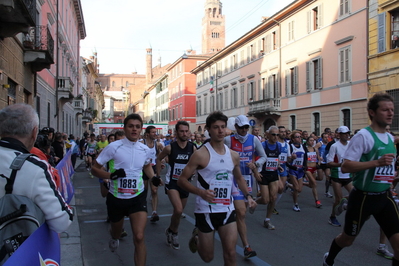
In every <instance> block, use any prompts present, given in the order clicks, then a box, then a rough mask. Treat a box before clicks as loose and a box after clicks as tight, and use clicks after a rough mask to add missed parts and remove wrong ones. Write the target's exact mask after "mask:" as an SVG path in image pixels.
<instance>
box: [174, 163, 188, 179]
mask: <svg viewBox="0 0 399 266" xmlns="http://www.w3.org/2000/svg"><path fill="white" fill-rule="evenodd" d="M185 166H186V165H185V164H182V163H175V165H174V167H173V174H172V179H174V180H177V179H179V177H180V175H181V173H182V172H183V169H184V167H185Z"/></svg>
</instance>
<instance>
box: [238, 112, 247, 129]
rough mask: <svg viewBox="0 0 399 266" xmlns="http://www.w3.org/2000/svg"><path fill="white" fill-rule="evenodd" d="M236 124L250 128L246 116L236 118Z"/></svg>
mask: <svg viewBox="0 0 399 266" xmlns="http://www.w3.org/2000/svg"><path fill="white" fill-rule="evenodd" d="M235 124H236V125H237V126H239V127H243V126H249V121H248V118H247V117H246V116H245V115H239V116H237V117H236V120H235Z"/></svg>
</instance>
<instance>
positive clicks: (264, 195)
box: [256, 185, 270, 205]
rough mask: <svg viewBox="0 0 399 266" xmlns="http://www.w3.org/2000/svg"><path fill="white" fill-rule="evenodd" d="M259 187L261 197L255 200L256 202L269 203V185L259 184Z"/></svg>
mask: <svg viewBox="0 0 399 266" xmlns="http://www.w3.org/2000/svg"><path fill="white" fill-rule="evenodd" d="M259 189H260V195H261V197H260V198H258V199H257V200H256V203H258V204H265V205H267V204H268V203H269V199H270V197H269V186H266V185H259Z"/></svg>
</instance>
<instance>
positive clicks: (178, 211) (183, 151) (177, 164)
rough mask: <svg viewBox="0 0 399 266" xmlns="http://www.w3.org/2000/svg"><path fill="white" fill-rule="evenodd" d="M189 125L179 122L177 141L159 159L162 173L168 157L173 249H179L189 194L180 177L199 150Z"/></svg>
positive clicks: (169, 241)
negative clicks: (194, 153)
mask: <svg viewBox="0 0 399 266" xmlns="http://www.w3.org/2000/svg"><path fill="white" fill-rule="evenodd" d="M189 128H190V126H189V124H188V123H187V122H186V121H178V122H177V123H176V126H175V131H176V141H175V142H172V143H171V144H170V145H168V146H166V147H165V148H164V149H163V150H162V152H161V153H160V154H158V157H157V164H156V165H157V173H160V172H161V164H162V160H163V159H164V158H165V157H167V158H168V162H169V165H170V171H169V172H168V173H167V174H166V181H165V193H166V194H167V195H168V197H169V200H170V203H172V206H173V214H172V217H171V218H170V224H169V227H168V228H166V230H165V234H166V243H167V244H168V245H169V246H171V247H172V248H173V249H179V248H180V244H179V242H178V229H179V224H180V218H181V215H182V213H183V210H184V207H185V206H186V203H187V199H188V195H189V193H188V192H187V191H185V190H183V189H181V188H180V187H179V186H178V185H177V181H178V180H179V177H180V175H181V173H182V171H183V169H184V167H185V166H186V164H187V163H188V160H189V159H190V157H191V155H193V152H194V151H195V150H197V149H196V148H195V144H193V143H192V142H190V141H188V137H189Z"/></svg>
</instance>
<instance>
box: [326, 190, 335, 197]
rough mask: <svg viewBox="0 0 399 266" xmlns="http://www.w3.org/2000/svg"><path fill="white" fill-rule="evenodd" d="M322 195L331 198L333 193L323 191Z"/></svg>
mask: <svg viewBox="0 0 399 266" xmlns="http://www.w3.org/2000/svg"><path fill="white" fill-rule="evenodd" d="M324 196H326V198H332V197H333V195H331V193H330V192H328V191H327V192H326V193H324Z"/></svg>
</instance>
